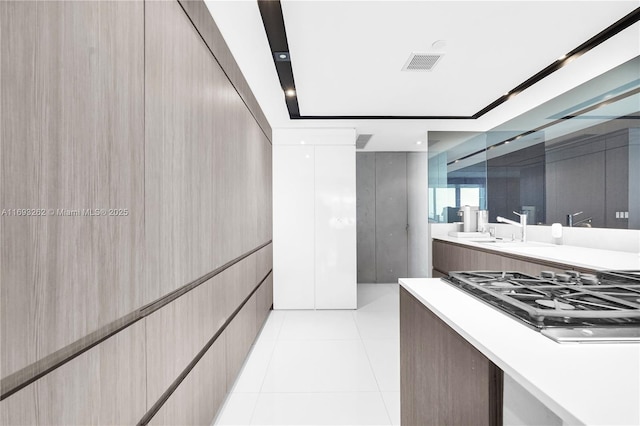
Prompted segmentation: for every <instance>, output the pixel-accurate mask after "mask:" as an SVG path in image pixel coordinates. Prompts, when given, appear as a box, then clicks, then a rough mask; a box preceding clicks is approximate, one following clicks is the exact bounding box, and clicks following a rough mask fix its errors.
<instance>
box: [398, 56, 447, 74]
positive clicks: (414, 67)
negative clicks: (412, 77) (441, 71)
mask: <svg viewBox="0 0 640 426" xmlns="http://www.w3.org/2000/svg"><path fill="white" fill-rule="evenodd" d="M442 56H444V54H442V53H416V52H413V53H411V55H410V56H409V59H407V62H406V63H405V64H404V67H402V71H431V70H433V68H434V67H435V66H436V64H437V63H438V62H440V58H442Z"/></svg>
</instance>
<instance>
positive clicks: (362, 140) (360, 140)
mask: <svg viewBox="0 0 640 426" xmlns="http://www.w3.org/2000/svg"><path fill="white" fill-rule="evenodd" d="M371 136H373V135H358V137H357V138H356V149H364V147H365V146H366V145H367V144H368V143H369V139H371Z"/></svg>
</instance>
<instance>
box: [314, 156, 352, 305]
mask: <svg viewBox="0 0 640 426" xmlns="http://www.w3.org/2000/svg"><path fill="white" fill-rule="evenodd" d="M356 299H357V286H356V152H355V147H354V146H353V145H351V146H316V147H315V300H316V303H315V307H316V309H355V308H356V307H357V301H356Z"/></svg>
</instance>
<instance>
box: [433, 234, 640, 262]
mask: <svg viewBox="0 0 640 426" xmlns="http://www.w3.org/2000/svg"><path fill="white" fill-rule="evenodd" d="M433 238H434V239H437V240H442V241H449V242H452V243H457V244H463V245H466V246H469V247H474V248H482V249H486V250H491V251H495V252H496V253H511V254H515V255H519V256H526V257H531V258H534V259H539V260H546V261H550V262H558V263H565V264H569V265H574V266H577V267H582V268H587V269H595V270H621V269H627V270H640V256H638V253H630V252H624V251H614V250H600V249H594V248H588V247H577V246H565V245H555V244H547V243H540V242H535V241H531V242H527V243H520V242H509V243H481V242H474V241H472V240H474V239H479V238H456V237H448V236H437V237H435V236H434V237H433Z"/></svg>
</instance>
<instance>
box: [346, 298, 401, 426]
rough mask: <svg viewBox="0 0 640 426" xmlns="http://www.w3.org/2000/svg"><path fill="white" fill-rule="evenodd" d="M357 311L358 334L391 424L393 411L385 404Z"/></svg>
mask: <svg viewBox="0 0 640 426" xmlns="http://www.w3.org/2000/svg"><path fill="white" fill-rule="evenodd" d="M356 312H357V309H356V310H355V311H353V314H352V315H353V320H354V322H355V323H356V329H357V330H358V335H359V336H360V341H361V343H362V346H363V347H364V353H365V354H366V356H367V361H369V369H371V374H373V379H374V380H375V381H376V386H378V394H379V395H380V399H381V400H382V405H384V410H385V411H386V413H387V418H388V419H389V424H390V425H393V421H392V420H391V413H389V409H388V408H387V404H385V402H384V397H383V396H382V389H380V383H379V382H378V376H377V375H376V372H375V371H374V369H373V364H372V363H371V357H370V356H369V350H368V349H367V345H365V344H364V339H363V338H362V333H361V332H360V327H358V321H356V318H355V313H356Z"/></svg>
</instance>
